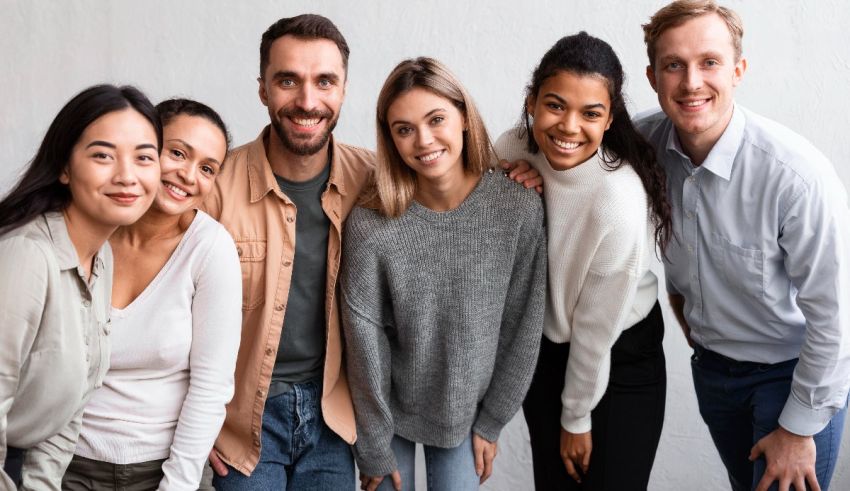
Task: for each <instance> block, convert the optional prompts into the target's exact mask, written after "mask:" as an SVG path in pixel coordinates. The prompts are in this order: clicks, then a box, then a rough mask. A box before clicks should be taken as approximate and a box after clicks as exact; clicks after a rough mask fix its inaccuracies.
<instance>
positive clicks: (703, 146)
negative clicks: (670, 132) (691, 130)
mask: <svg viewBox="0 0 850 491" xmlns="http://www.w3.org/2000/svg"><path fill="white" fill-rule="evenodd" d="M733 110H734V106H730V107H729V112H728V114H726V115H724V117H723V122H722V124H717V125H715V126H716V128H710V129H709V130H708V131H704V132H702V133H698V134H688V133H685V132H683V131H679V129H678V128H676V136H678V137H679V144H681V145H682V150H683V151H684V152H685V155H687V156H688V158H690V159H691V163H693V164H694V165H695V166H697V167H699V166H700V165H702V163H703V162H705V159H706V158H708V154H709V153H711V149H712V148H714V145H715V144H717V142H718V141H719V140H720V137H722V136H723V133H724V132H725V131H726V128H728V127H729V122H730V121H732V112H733Z"/></svg>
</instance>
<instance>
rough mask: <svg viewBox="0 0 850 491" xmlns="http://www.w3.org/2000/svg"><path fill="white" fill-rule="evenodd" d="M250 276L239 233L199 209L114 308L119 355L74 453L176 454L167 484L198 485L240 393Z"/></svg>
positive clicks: (111, 457)
mask: <svg viewBox="0 0 850 491" xmlns="http://www.w3.org/2000/svg"><path fill="white" fill-rule="evenodd" d="M241 288H242V276H241V272H240V268H239V258H238V256H237V255H236V247H235V246H234V244H233V239H231V237H230V235H229V234H228V233H227V231H226V230H225V229H224V227H222V226H221V225H219V223H218V222H216V221H215V220H213V219H212V218H211V217H210V216H209V215H207V214H205V213H203V212H201V211H199V212H198V214H197V216H196V217H195V219H194V220H193V221H192V224H191V225H190V226H189V228H188V229H187V230H186V232H185V234H184V235H183V238H182V239H181V241H180V244H179V245H178V246H177V249H175V251H174V253H173V254H172V255H171V257H170V258H169V259H168V261H167V262H166V263H165V266H163V267H162V269H161V270H160V271H159V273H158V274H157V275H156V277H155V278H154V279H153V281H151V283H150V284H149V285H148V286H147V288H145V290H144V291H143V292H142V293H141V294H140V295H139V296H138V297H136V299H135V300H133V302H132V303H130V305H128V306H127V307H125V308H123V309H115V308H113V309H112V314H111V315H112V335H111V336H110V338H111V341H112V355H111V358H110V368H109V372H107V375H106V378H105V379H104V381H103V386H102V387H100V388H99V389H97V390H96V391H95V393H94V395H93V396H92V398H91V400H90V401H89V403H88V404H87V405H86V408H85V412H84V414H83V427H82V432H81V433H80V440H79V442H78V443H77V450H76V454H77V455H80V456H83V457H86V458H90V459H95V460H100V461H104V462H110V463H114V464H130V463H139V462H145V461H148V460H156V459H168V460H166V462H165V463H164V464H163V472H164V473H165V477H164V478H163V480H162V481H161V482H160V485H159V489H160V490H169V491H171V490H184V489H185V490H190V489H191V490H195V489H197V488H198V483H199V482H200V479H201V472H202V469H203V465H204V463H205V462H206V459H207V457H208V455H209V452H210V449H211V448H212V446H213V443H214V442H215V439H216V437H217V436H218V432H219V430H220V429H221V425H222V423H223V422H224V413H225V410H224V405H225V404H226V403H227V402H228V401H229V400H230V398H231V397H232V396H233V373H234V367H235V364H236V353H237V351H238V349H239V339H240V333H241V301H242V293H241V292H242V290H241Z"/></svg>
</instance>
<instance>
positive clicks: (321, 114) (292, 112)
mask: <svg viewBox="0 0 850 491" xmlns="http://www.w3.org/2000/svg"><path fill="white" fill-rule="evenodd" d="M278 114H279V115H280V116H281V117H284V118H299V119H314V118H324V119H330V118H331V117H332V116H333V113H332V112H331V111H318V110H316V111H305V110H303V109H284V110H282V111H281V112H280V113H278Z"/></svg>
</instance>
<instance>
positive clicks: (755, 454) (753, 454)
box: [688, 340, 764, 462]
mask: <svg viewBox="0 0 850 491" xmlns="http://www.w3.org/2000/svg"><path fill="white" fill-rule="evenodd" d="M688 343H689V344H690V340H688ZM763 453H764V450H762V448H761V440H759V441H758V442H756V444H755V445H753V448H751V449H750V457H749V459H750V462H754V461H755V460H756V459H757V458H759V457H761V455H762V454H763Z"/></svg>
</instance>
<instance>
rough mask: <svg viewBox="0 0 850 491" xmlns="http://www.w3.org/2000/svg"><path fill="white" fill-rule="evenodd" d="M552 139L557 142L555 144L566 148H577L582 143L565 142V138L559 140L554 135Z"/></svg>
mask: <svg viewBox="0 0 850 491" xmlns="http://www.w3.org/2000/svg"><path fill="white" fill-rule="evenodd" d="M552 141H553V142H555V145H557V146H559V147H561V148H563V149H566V150H575V149H576V148H578V146H579V145H581V143H579V142H565V141H564V140H559V139H557V138H554V137H553V138H552Z"/></svg>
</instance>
